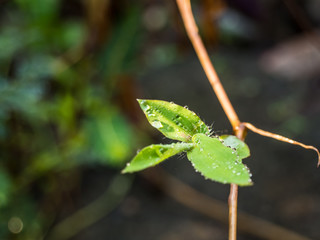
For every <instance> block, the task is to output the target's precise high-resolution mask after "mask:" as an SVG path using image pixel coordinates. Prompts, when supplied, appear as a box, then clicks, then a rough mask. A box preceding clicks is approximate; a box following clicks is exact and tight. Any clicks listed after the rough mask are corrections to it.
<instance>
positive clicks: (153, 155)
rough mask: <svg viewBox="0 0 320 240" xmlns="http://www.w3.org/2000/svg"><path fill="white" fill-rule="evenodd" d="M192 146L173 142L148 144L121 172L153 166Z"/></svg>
mask: <svg viewBox="0 0 320 240" xmlns="http://www.w3.org/2000/svg"><path fill="white" fill-rule="evenodd" d="M192 147H193V144H192V143H173V144H167V145H162V144H158V145H150V146H148V147H145V148H144V149H142V150H141V151H140V152H139V153H138V154H137V155H136V156H135V157H134V159H133V160H132V161H131V163H128V164H127V166H126V168H125V169H123V170H122V173H128V172H136V171H140V170H143V169H146V168H148V167H153V166H155V165H157V164H159V163H161V162H162V161H164V160H166V159H167V158H169V157H172V156H173V155H176V154H178V153H180V152H183V151H188V150H190V149H191V148H192Z"/></svg>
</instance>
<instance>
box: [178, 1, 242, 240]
mask: <svg viewBox="0 0 320 240" xmlns="http://www.w3.org/2000/svg"><path fill="white" fill-rule="evenodd" d="M177 4H178V7H179V10H180V13H181V16H182V20H183V22H184V26H185V28H186V31H187V34H188V36H189V38H190V41H191V43H192V45H193V47H194V49H195V51H196V53H197V55H198V58H199V61H200V63H201V65H202V67H203V69H204V71H205V73H206V75H207V77H208V80H209V82H210V84H211V86H212V88H213V90H214V92H215V94H216V96H217V97H218V100H219V102H220V105H221V106H222V108H223V110H224V112H225V114H226V115H227V117H228V119H229V121H230V123H231V125H232V127H233V130H234V132H235V135H236V136H237V137H238V138H240V139H242V140H244V136H243V135H242V133H243V131H241V133H240V132H238V131H239V126H240V120H239V118H238V115H237V113H236V112H235V110H234V108H233V106H232V104H231V102H230V100H229V98H228V95H227V93H226V91H225V90H224V88H223V86H222V84H221V82H220V79H219V77H218V75H217V72H216V70H215V69H214V67H213V65H212V62H211V60H210V58H209V55H208V52H207V50H206V48H205V46H204V44H203V42H202V40H201V37H200V36H199V32H198V28H197V24H196V22H195V20H194V16H193V14H192V9H191V3H190V0H177ZM237 201H238V186H237V185H236V184H231V186H230V195H229V240H236V239H237Z"/></svg>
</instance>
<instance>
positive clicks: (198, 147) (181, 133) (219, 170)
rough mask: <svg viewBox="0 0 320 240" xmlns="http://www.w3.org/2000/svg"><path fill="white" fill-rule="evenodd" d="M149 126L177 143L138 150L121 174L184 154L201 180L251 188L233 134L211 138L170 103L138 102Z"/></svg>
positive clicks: (244, 149)
mask: <svg viewBox="0 0 320 240" xmlns="http://www.w3.org/2000/svg"><path fill="white" fill-rule="evenodd" d="M138 101H139V104H140V107H141V108H142V110H143V112H144V114H145V115H146V117H147V119H148V121H149V122H150V124H151V125H152V126H153V127H155V128H156V129H158V130H159V131H160V132H161V133H162V134H163V135H165V136H166V137H168V138H171V139H173V140H179V141H181V142H178V143H172V144H166V145H162V144H158V145H150V146H148V147H145V148H144V149H142V150H141V151H140V152H139V153H138V154H137V155H136V156H135V157H134V159H133V160H132V161H131V163H128V165H127V166H126V168H125V169H124V170H123V171H122V172H123V173H128V172H136V171H140V170H143V169H145V168H148V167H152V166H155V165H157V164H159V163H161V162H162V161H164V160H166V159H167V158H169V157H172V156H173V155H176V154H179V153H182V152H186V153H187V156H188V159H189V160H190V161H191V163H192V165H193V167H194V168H195V170H196V171H197V172H200V173H201V174H202V175H203V176H204V177H205V178H208V179H211V180H214V181H217V182H221V183H235V184H238V185H240V186H247V185H251V184H252V181H251V179H250V176H251V174H250V172H249V169H248V168H247V167H246V166H245V165H244V164H243V163H242V159H244V158H247V157H248V156H250V151H249V148H248V146H247V145H246V144H245V143H244V142H243V141H241V140H239V139H238V138H237V137H235V136H233V135H223V136H213V137H211V135H212V134H211V131H210V129H209V127H207V126H206V125H205V123H204V122H203V121H201V119H200V118H199V117H198V116H197V115H196V114H195V113H194V112H192V111H190V110H188V109H186V108H184V107H182V106H179V105H177V104H174V103H170V102H166V101H159V100H138Z"/></svg>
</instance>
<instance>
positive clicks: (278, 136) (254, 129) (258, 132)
mask: <svg viewBox="0 0 320 240" xmlns="http://www.w3.org/2000/svg"><path fill="white" fill-rule="evenodd" d="M241 125H244V126H245V127H246V128H248V129H249V130H251V131H252V132H255V133H257V134H260V135H262V136H265V137H269V138H273V139H276V140H278V141H282V142H286V143H290V144H294V145H298V146H300V147H303V148H305V149H311V150H314V151H316V152H317V154H318V167H319V165H320V153H319V150H318V149H317V148H315V147H314V146H311V145H306V144H303V143H300V142H297V141H294V140H292V139H290V138H287V137H284V136H281V135H279V134H274V133H271V132H267V131H264V130H262V129H259V128H256V127H255V126H253V125H252V124H251V123H247V122H244V123H241Z"/></svg>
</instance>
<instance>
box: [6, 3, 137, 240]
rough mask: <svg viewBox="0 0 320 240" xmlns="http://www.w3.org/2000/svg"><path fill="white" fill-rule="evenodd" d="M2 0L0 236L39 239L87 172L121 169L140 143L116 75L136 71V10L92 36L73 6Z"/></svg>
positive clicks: (134, 8) (122, 14)
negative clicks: (100, 36) (105, 34)
mask: <svg viewBox="0 0 320 240" xmlns="http://www.w3.org/2000/svg"><path fill="white" fill-rule="evenodd" d="M1 4H3V5H1V8H2V6H4V7H3V9H1V13H2V14H1V17H0V19H1V22H0V24H1V28H0V148H1V151H0V159H1V162H0V210H1V214H0V239H11V238H14V239H17V240H19V239H41V238H42V237H43V236H44V235H45V233H47V232H48V231H49V230H50V229H51V228H52V226H53V223H54V221H55V220H56V219H57V218H59V214H60V210H61V209H62V208H65V207H66V208H68V206H65V204H66V203H65V201H64V194H65V193H66V192H70V191H71V190H72V189H74V188H75V186H77V185H79V183H81V182H80V179H81V177H79V176H81V175H82V172H83V171H84V169H88V168H90V167H92V166H93V167H94V166H103V167H105V168H109V169H116V170H118V169H119V168H122V167H123V166H124V164H125V162H126V161H127V159H128V157H129V156H130V155H131V154H132V152H133V151H134V148H135V146H136V144H137V145H138V144H139V141H143V140H141V138H139V136H138V138H137V139H136V141H133V135H134V134H133V133H134V128H135V127H134V126H133V124H131V123H130V120H129V119H128V117H127V116H126V115H125V114H124V113H123V111H122V109H121V108H120V107H119V104H117V103H116V102H121V101H123V99H120V97H118V96H117V94H118V93H119V89H118V88H117V83H118V81H119V79H120V78H119V75H120V74H128V73H129V72H130V71H131V70H132V64H133V60H134V56H135V52H136V50H137V49H138V47H139V45H138V44H139V41H137V39H139V38H140V35H139V33H138V30H139V27H140V25H139V19H140V14H139V7H137V6H138V4H134V7H132V6H131V7H130V9H129V10H128V11H127V10H126V11H124V12H119V13H120V15H119V16H120V19H119V20H118V21H115V22H114V23H113V26H114V29H116V30H115V31H113V32H112V31H110V37H109V38H108V39H107V40H106V39H103V41H100V42H99V43H96V42H94V41H92V40H91V37H92V34H91V32H90V30H91V29H90V28H89V27H88V25H87V24H88V23H87V22H86V20H85V19H84V18H85V16H78V15H77V16H73V15H72V12H71V13H69V12H68V9H67V10H66V9H64V8H65V6H67V7H68V6H69V5H68V4H69V3H64V2H62V1H59V0H35V1H29V0H15V1H6V3H1ZM73 7H74V6H73ZM78 7H81V5H79V6H78ZM83 10H84V12H83V13H81V14H86V11H89V9H86V8H84V9H83ZM75 11H79V12H80V11H81V9H80V10H78V9H76V10H75ZM101 11H103V9H101ZM78 14H79V13H78ZM70 15H71V16H70ZM79 15H80V14H79ZM107 30H108V29H103V30H102V31H107ZM124 36H125V37H124ZM89 40H90V47H88V46H87V45H88V42H89ZM89 48H92V49H89ZM97 66H98V67H97ZM130 73H131V72H130ZM116 172H117V171H116ZM121 177H122V179H123V177H124V176H121ZM125 178H126V177H125ZM61 182H63V183H64V184H63V187H61V184H60V183H61ZM107 186H108V183H106V188H107ZM124 189H125V186H124ZM123 194H125V193H123ZM111 197H112V196H111ZM71 202H72V203H71ZM71 202H70V204H72V205H75V204H76V201H74V202H73V200H72V201H71ZM105 204H108V201H105ZM9 223H10V224H9ZM8 225H10V226H8ZM57 239H62V238H61V236H60V235H59V237H58V238H57Z"/></svg>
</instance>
